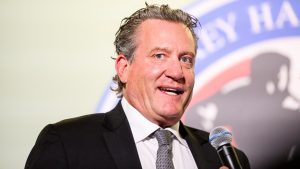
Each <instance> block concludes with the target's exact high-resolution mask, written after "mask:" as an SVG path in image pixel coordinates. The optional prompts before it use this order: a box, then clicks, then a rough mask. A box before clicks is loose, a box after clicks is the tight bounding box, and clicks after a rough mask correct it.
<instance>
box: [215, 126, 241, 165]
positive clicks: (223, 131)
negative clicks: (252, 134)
mask: <svg viewBox="0 0 300 169" xmlns="http://www.w3.org/2000/svg"><path fill="white" fill-rule="evenodd" d="M231 141H232V134H231V132H230V131H229V130H228V129H227V128H225V127H221V126H220V127H216V128H214V129H213V130H212V131H211V132H210V134H209V142H210V144H211V145H212V146H213V147H214V148H215V149H216V150H217V152H218V155H219V158H220V160H221V163H222V164H223V165H224V166H226V167H229V168H230V169H242V166H241V164H240V162H239V159H238V158H237V155H236V152H235V150H234V147H233V146H232V145H231Z"/></svg>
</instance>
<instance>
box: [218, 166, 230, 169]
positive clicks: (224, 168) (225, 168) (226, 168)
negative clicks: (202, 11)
mask: <svg viewBox="0 0 300 169" xmlns="http://www.w3.org/2000/svg"><path fill="white" fill-rule="evenodd" d="M220 169H229V168H228V167H226V166H222V167H220Z"/></svg>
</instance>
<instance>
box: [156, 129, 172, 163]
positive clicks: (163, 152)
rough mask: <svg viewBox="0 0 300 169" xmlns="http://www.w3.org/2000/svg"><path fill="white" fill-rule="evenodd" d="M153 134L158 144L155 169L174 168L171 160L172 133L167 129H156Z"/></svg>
mask: <svg viewBox="0 0 300 169" xmlns="http://www.w3.org/2000/svg"><path fill="white" fill-rule="evenodd" d="M154 136H155V137H156V139H157V141H158V146H159V147H158V150H157V157H156V169H174V165H173V161H172V140H173V135H172V133H171V132H170V131H168V130H157V131H156V132H155V133H154Z"/></svg>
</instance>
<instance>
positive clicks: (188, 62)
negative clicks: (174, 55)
mask: <svg viewBox="0 0 300 169" xmlns="http://www.w3.org/2000/svg"><path fill="white" fill-rule="evenodd" d="M180 60H181V61H182V62H184V63H187V64H191V65H193V63H194V60H193V58H191V57H189V56H182V57H181V58H180Z"/></svg>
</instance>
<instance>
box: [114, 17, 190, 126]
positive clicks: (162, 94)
mask: <svg viewBox="0 0 300 169" xmlns="http://www.w3.org/2000/svg"><path fill="white" fill-rule="evenodd" d="M136 44H137V48H136V50H135V52H134V56H133V60H132V62H131V63H129V61H127V60H126V58H125V57H123V58H122V59H121V60H123V63H125V61H124V60H126V64H123V65H126V66H124V71H123V73H122V74H123V75H122V76H121V78H120V79H121V81H122V82H124V83H126V87H125V89H124V90H123V95H124V97H125V98H126V99H127V100H128V102H129V103H130V104H131V105H133V106H134V107H135V108H136V109H137V110H138V111H140V112H141V113H142V114H143V115H144V116H145V117H146V118H147V119H149V120H150V121H152V122H154V123H156V124H158V125H160V126H161V127H167V126H170V125H173V124H175V123H176V122H178V121H179V120H180V118H181V117H182V115H183V113H184V111H185V109H186V107H187V105H188V103H189V101H190V99H191V96H192V90H193V86H194V62H195V43H194V40H193V36H192V34H191V32H190V31H189V29H188V28H187V27H186V26H184V25H183V24H181V23H174V22H168V21H163V20H158V19H149V20H146V21H144V22H143V23H142V24H141V25H140V26H139V28H138V31H137V36H136ZM119 57H120V56H119ZM117 62H118V59H117ZM117 69H118V68H117ZM124 72H125V73H124Z"/></svg>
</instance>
